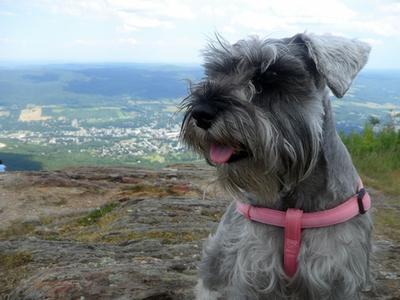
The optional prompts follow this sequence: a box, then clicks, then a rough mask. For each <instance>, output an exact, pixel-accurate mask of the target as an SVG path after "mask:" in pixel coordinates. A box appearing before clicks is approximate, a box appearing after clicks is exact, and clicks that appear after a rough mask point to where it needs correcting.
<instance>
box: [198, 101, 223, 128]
mask: <svg viewBox="0 0 400 300" xmlns="http://www.w3.org/2000/svg"><path fill="white" fill-rule="evenodd" d="M216 116H217V109H216V108H214V107H212V106H210V105H204V104H201V105H197V106H196V107H194V108H193V111H192V117H193V119H195V120H196V125H197V126H199V127H200V128H203V129H204V130H207V129H209V128H210V127H211V125H212V122H213V121H214V119H215V117H216Z"/></svg>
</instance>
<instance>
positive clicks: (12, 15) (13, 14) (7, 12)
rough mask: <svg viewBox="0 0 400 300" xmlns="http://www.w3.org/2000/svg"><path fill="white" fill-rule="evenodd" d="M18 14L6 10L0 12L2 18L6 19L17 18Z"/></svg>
mask: <svg viewBox="0 0 400 300" xmlns="http://www.w3.org/2000/svg"><path fill="white" fill-rule="evenodd" d="M16 15H17V14H16V13H13V12H11V11H6V10H0V16H4V17H14V16H16Z"/></svg>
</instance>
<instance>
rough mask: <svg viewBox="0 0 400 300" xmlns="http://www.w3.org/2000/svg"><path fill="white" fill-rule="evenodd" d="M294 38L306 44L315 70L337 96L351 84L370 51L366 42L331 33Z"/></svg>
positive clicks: (343, 92)
mask: <svg viewBox="0 0 400 300" xmlns="http://www.w3.org/2000/svg"><path fill="white" fill-rule="evenodd" d="M293 38H294V39H293V40H292V41H293V42H297V43H298V42H300V41H301V42H303V43H304V44H305V46H306V47H307V49H308V54H309V56H310V58H311V59H312V60H313V61H314V63H315V66H316V68H317V70H318V72H319V73H320V74H321V75H322V76H323V77H324V78H325V80H326V83H327V85H328V87H329V88H330V89H331V91H332V92H333V94H334V95H335V96H336V97H338V98H342V97H343V95H344V94H345V93H346V92H347V90H348V89H349V88H350V85H351V82H352V81H353V79H354V77H356V75H357V74H358V72H359V71H360V70H361V69H362V68H363V67H364V65H365V64H366V63H367V61H368V55H369V52H370V51H371V47H370V46H369V45H368V44H367V43H364V42H362V41H358V40H353V39H347V38H343V37H338V36H333V35H314V34H298V35H296V36H294V37H293Z"/></svg>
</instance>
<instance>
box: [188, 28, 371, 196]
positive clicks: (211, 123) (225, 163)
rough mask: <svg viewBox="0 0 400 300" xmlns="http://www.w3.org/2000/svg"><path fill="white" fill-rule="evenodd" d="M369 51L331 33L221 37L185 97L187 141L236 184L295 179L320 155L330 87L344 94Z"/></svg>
mask: <svg viewBox="0 0 400 300" xmlns="http://www.w3.org/2000/svg"><path fill="white" fill-rule="evenodd" d="M369 51H370V48H369V46H368V45H367V44H365V43H363V42H360V41H356V40H349V39H345V38H340V37H334V36H316V35H307V34H298V35H296V36H294V37H291V38H285V39H267V40H260V39H258V38H256V37H254V38H250V39H247V40H241V41H239V42H237V43H236V44H233V45H231V44H229V43H227V42H226V41H224V40H223V39H222V38H217V41H216V42H214V43H211V44H210V45H209V47H208V48H207V50H206V51H205V52H204V55H205V64H204V66H205V75H206V77H205V78H204V79H203V80H202V81H201V82H199V83H197V84H196V85H194V86H192V88H191V93H190V95H189V96H188V97H187V98H186V99H185V100H184V101H183V103H182V107H183V108H184V109H185V111H186V114H185V116H184V120H183V124H182V131H181V137H182V140H183V141H184V143H185V144H187V145H188V146H189V147H190V148H191V149H193V150H194V151H196V152H197V153H199V154H200V155H202V156H204V157H205V159H206V160H207V161H208V162H209V163H210V164H212V165H215V166H216V167H217V169H218V173H219V179H220V181H221V182H222V183H223V184H224V185H225V187H227V188H228V189H230V190H231V191H239V190H247V191H248V190H251V191H254V190H256V191H259V192H260V193H261V194H265V193H271V192H276V191H277V190H279V189H282V187H288V186H290V185H293V184H296V183H298V182H300V181H301V180H303V179H304V178H306V177H307V175H308V174H309V173H310V171H311V170H312V168H313V166H314V164H315V162H316V160H317V157H318V153H319V149H320V141H321V136H322V127H323V114H324V108H323V104H322V99H323V98H324V97H325V96H326V86H328V87H329V88H330V89H331V91H332V92H333V93H334V94H335V96H337V97H342V96H343V95H344V94H345V92H346V91H347V90H348V88H349V87H350V84H351V82H352V80H353V78H354V77H355V76H356V74H357V73H358V72H359V71H360V69H361V68H362V67H363V66H364V65H365V63H366V62H367V59H368V54H369Z"/></svg>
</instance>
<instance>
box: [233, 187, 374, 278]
mask: <svg viewBox="0 0 400 300" xmlns="http://www.w3.org/2000/svg"><path fill="white" fill-rule="evenodd" d="M358 188H359V191H358V192H357V194H355V195H353V196H352V197H350V198H349V199H347V200H346V201H345V202H343V203H341V204H339V205H338V206H336V207H334V208H330V209H327V210H323V211H317V212H312V213H303V211H302V210H301V209H295V208H289V209H288V210H287V211H280V210H275V209H270V208H265V207H257V206H252V205H250V204H247V203H242V202H240V201H237V202H236V209H237V211H238V212H239V213H240V214H242V215H243V216H244V217H246V218H247V219H249V220H251V221H255V222H260V223H264V224H269V225H273V226H278V227H283V228H284V245H283V265H284V270H285V273H286V274H287V275H288V276H289V277H292V276H293V275H294V274H295V273H296V270H297V258H298V255H299V252H300V244H301V229H302V228H320V227H326V226H332V225H336V224H340V223H343V222H346V221H348V220H350V219H352V218H354V217H356V216H358V215H362V214H364V213H366V212H367V211H368V210H369V209H370V208H371V198H370V196H369V194H368V193H367V192H366V191H365V189H364V187H363V184H362V182H361V180H360V183H359V187H358Z"/></svg>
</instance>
